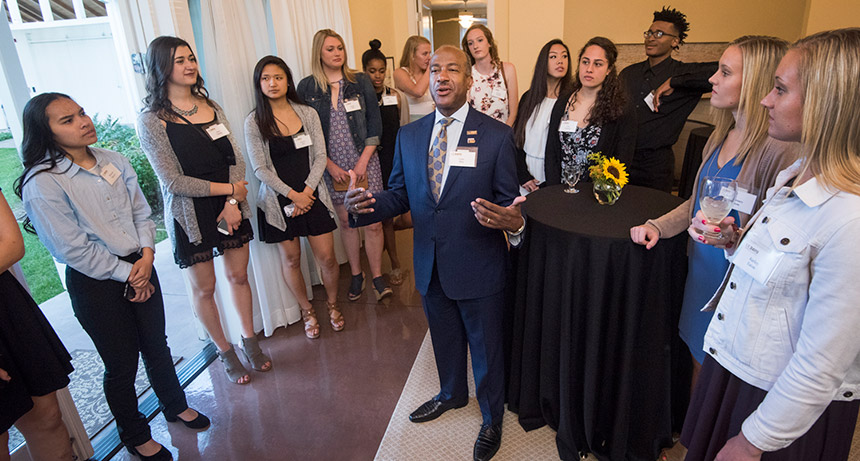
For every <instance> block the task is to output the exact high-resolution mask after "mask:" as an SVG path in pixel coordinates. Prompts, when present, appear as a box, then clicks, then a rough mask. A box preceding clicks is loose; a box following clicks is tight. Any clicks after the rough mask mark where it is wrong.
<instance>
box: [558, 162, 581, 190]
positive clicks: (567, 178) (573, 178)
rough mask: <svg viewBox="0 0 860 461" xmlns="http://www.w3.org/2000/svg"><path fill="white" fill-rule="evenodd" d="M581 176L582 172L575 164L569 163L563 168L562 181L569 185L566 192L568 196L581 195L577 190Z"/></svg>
mask: <svg viewBox="0 0 860 461" xmlns="http://www.w3.org/2000/svg"><path fill="white" fill-rule="evenodd" d="M581 175H582V170H580V169H579V168H578V167H577V166H576V164H574V163H567V164H565V165H563V166H562V170H561V180H562V181H564V183H565V184H567V189H565V190H564V192H565V193H566V194H578V193H579V190H577V189H576V183H578V182H579V177H580V176H581Z"/></svg>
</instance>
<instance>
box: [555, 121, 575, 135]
mask: <svg viewBox="0 0 860 461" xmlns="http://www.w3.org/2000/svg"><path fill="white" fill-rule="evenodd" d="M558 131H561V132H564V133H574V132H576V120H562V121H561V125H559V126H558Z"/></svg>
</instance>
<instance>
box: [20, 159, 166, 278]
mask: <svg viewBox="0 0 860 461" xmlns="http://www.w3.org/2000/svg"><path fill="white" fill-rule="evenodd" d="M90 151H91V152H92V154H93V155H94V156H95V158H96V167H94V168H93V169H92V170H91V171H88V170H85V169H83V168H81V167H80V166H78V165H76V164H75V163H73V162H72V161H71V160H69V159H68V158H63V159H62V160H61V161H59V162H58V163H57V166H56V167H55V168H53V169H52V170H49V171H45V172H43V173H39V174H36V175H33V174H32V173H31V174H30V175H29V177H30V179H29V181H27V183H26V184H25V185H24V189H23V194H22V195H23V197H22V199H23V202H24V209H25V210H26V211H27V215H29V217H30V220H31V221H32V223H33V226H34V227H35V228H36V231H37V232H38V234H39V239H40V240H41V241H42V243H43V244H44V245H45V247H47V248H48V251H50V252H51V255H53V256H54V258H56V259H57V260H58V261H60V262H61V263H64V264H67V265H69V266H71V267H72V268H74V269H75V270H77V271H78V272H81V273H82V274H84V275H86V276H88V277H91V278H94V279H97V280H107V279H111V280H116V281H119V282H125V281H126V280H128V275H129V273H130V272H131V268H132V264H130V263H128V262H125V261H122V260H120V259H119V257H120V256H126V255H129V254H131V253H135V252H138V251H140V250H141V249H142V248H144V247H149V248H152V249H153V250H155V243H154V241H155V223H154V222H152V220H151V219H149V216H150V215H151V214H152V210H151V209H150V208H149V205H148V204H147V203H146V199H145V198H144V196H143V191H142V190H141V189H140V186H139V185H138V183H137V174H136V173H135V172H134V169H133V168H132V167H131V164H130V163H129V161H128V159H126V158H125V157H123V156H122V155H120V154H118V153H116V152H113V151H109V150H105V149H99V148H93V147H91V148H90ZM111 163H112V164H113V165H114V166H115V167H116V168H117V169H118V170H119V171H120V176H119V177H118V178H117V179H116V180H115V181H114V183H113V184H110V183H109V182H108V181H107V180H105V179H104V178H102V177H101V176H99V171H101V169H102V168H104V167H106V166H107V165H109V164H111ZM35 170H38V167H37V168H36V169H35Z"/></svg>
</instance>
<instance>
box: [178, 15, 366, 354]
mask: <svg viewBox="0 0 860 461" xmlns="http://www.w3.org/2000/svg"><path fill="white" fill-rule="evenodd" d="M273 3H274V1H273ZM284 3H286V2H284ZM295 3H307V4H308V8H302V10H303V11H304V12H305V13H307V12H308V11H310V10H315V9H316V8H315V7H316V6H317V3H319V4H326V3H342V4H343V5H344V9H345V11H341V12H340V13H338V14H344V13H345V14H346V16H345V17H343V18H340V19H338V22H341V21H342V22H345V23H346V24H347V25H348V24H349V11H348V4H347V2H346V1H342V2H335V1H331V2H328V1H321V2H295ZM273 6H274V5H273ZM200 10H201V13H200V14H201V18H200V19H201V20H200V24H201V29H202V31H201V32H202V34H201V35H202V43H198V44H197V46H198V47H202V48H203V49H204V50H205V52H204V53H203V56H204V59H205V62H203V63H202V65H203V66H204V67H205V69H206V77H207V78H206V87H207V89H208V90H209V92H210V95H211V96H212V98H213V99H214V100H215V101H217V102H218V103H219V104H220V105H221V107H223V108H224V112H225V113H226V115H227V119H228V121H229V122H230V126H231V129H232V131H233V135H234V136H235V137H236V139H237V140H238V142H239V144H240V145H241V146H242V148H243V152H242V155H243V156H244V158H245V164H246V166H247V168H246V179H247V180H248V182H249V185H248V201H249V204H250V205H251V209H252V210H253V211H254V213H255V216H254V217H253V218H252V219H251V224H252V226H253V227H254V233H255V235H257V236H259V229H257V220H256V211H257V204H256V197H257V192H258V191H259V187H260V182H259V180H257V178H256V177H255V176H254V172H253V170H252V168H251V164H250V162H249V161H248V155H247V152H244V146H245V135H244V122H245V117H246V116H247V115H248V113H250V112H251V110H252V109H253V107H254V95H253V86H252V85H253V83H252V74H253V69H254V66H255V65H256V63H257V61H258V60H259V59H260V58H261V57H263V56H265V55H268V54H277V53H276V51H275V50H272V49H271V45H270V43H271V41H270V39H269V38H270V33H269V30H268V25H267V21H266V11H265V9H264V3H263V2H262V1H241V0H201V2H200ZM332 11H334V10H332ZM272 21H273V23H274V25H275V30H288V29H289V27H290V24H302V25H304V24H305V20H304V19H303V17H302V16H292V17H290V18H289V19H288V20H285V19H284V18H283V17H281V15H279V14H274V8H273V17H272ZM325 27H328V26H325ZM314 32H316V29H314V30H313V31H312V32H310V36H308V38H307V42H308V46H307V48H306V49H307V50H308V52H307V53H306V54H308V55H309V52H310V40H311V39H312V38H313V33H314ZM345 37H350V38H351V37H352V31H351V30H347V31H346V32H345ZM278 46H279V47H280V44H279V45H278ZM308 69H310V67H308ZM294 73H295V76H296V77H297V78H300V76H301V75H302V74H301V73H297V72H295V71H294ZM323 187H325V186H323ZM335 250H336V254H337V259H338V262H344V261H345V260H346V256H345V252H344V250H343V246H342V244H341V243H340V236H339V232H338V231H335ZM250 252H251V261H250V263H249V267H248V278H249V280H250V283H251V290H252V293H253V300H254V329H255V331H260V330H262V331H263V332H264V334H265V335H266V336H270V335H271V334H272V333H273V332H274V331H275V329H276V328H278V327H280V326H286V325H288V324H291V323H294V322H297V321H299V320H300V319H301V310H300V308H299V304H298V302H297V301H296V298H295V296H293V294H292V292H290V289H289V288H288V287H287V285H286V283H285V282H284V279H283V274H282V271H281V264H280V261H281V260H280V255H279V253H278V249H277V246H276V245H272V244H266V243H263V242H261V241H259V240H258V239H257V240H253V241H252V242H251V244H250ZM302 252H303V255H304V258H303V261H302V272H303V274H304V279H305V285H306V290H307V295H308V298H312V296H313V294H312V291H311V284H318V283H321V277H320V275H319V270H318V268H317V267H316V264H315V263H314V259H313V253H312V252H311V248H310V245H309V244H308V242H307V239H304V238H303V239H302ZM219 259H220V258H219ZM215 267H216V277H218V279H219V280H225V279H226V276H225V274H224V273H223V270H222V269H221V264H220V261H219V262H218V264H216V265H215ZM186 287H187V288H188V289H189V291H190V285H189V284H188V281H187V279H186ZM216 300H217V302H218V305H219V306H220V313H221V323H222V325H223V327H224V332H225V334H226V336H227V338H228V339H229V340H230V341H231V342H233V343H239V342H240V340H241V328H240V323H239V318H238V315H237V314H236V310H235V309H234V308H233V305H232V301H231V298H230V294H229V291H228V286H227V284H224V283H221V284H218V289H217V290H216ZM199 331H200V332H201V335H205V332H204V331H203V329H202V327H201V328H199Z"/></svg>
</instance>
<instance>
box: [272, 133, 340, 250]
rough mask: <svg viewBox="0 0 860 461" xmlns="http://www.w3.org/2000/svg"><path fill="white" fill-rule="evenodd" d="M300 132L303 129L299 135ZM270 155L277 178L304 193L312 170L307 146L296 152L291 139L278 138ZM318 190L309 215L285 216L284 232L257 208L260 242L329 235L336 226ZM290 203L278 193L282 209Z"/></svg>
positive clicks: (273, 141)
mask: <svg viewBox="0 0 860 461" xmlns="http://www.w3.org/2000/svg"><path fill="white" fill-rule="evenodd" d="M301 131H302V129H301V128H300V129H299V132H301ZM269 155H270V156H271V158H272V166H274V167H275V171H276V172H277V173H278V177H279V178H281V181H283V182H284V184H286V185H288V186H290V187H291V188H293V189H294V190H295V191H297V192H301V191H303V190H305V187H306V184H305V180H306V179H307V177H308V174H310V171H311V165H310V158H309V153H308V147H307V146H305V147H302V148H300V149H296V145H295V143H294V142H293V138H292V136H277V137H274V138H272V139H271V140H270V141H269ZM323 187H325V186H323ZM318 190H319V188H317V191H315V193H314V195H316V197H317V200H316V201H314V204H313V205H312V206H311V209H310V210H309V211H308V212H307V213H304V214H301V215H299V216H296V217H291V218H288V217H286V216H284V219H285V220H286V221H287V228H286V229H285V230H283V231H282V230H280V229H278V228H276V227H273V226H271V225H270V224H269V223H267V222H266V214H265V213H264V212H263V210H261V209H259V208H257V228H258V229H259V231H260V239H261V240H262V241H264V242H266V243H278V242H283V241H284V240H293V239H294V238H296V237H307V236H309V235H322V234H327V233H329V232H332V231H333V230H335V229H336V228H337V223H335V222H334V219H333V218H332V217H331V214H329V210H328V208H326V206H325V204H323V203H322V201H321V200H319V192H318ZM291 203H293V201H292V200H290V199H288V198H287V197H284V196H283V195H281V194H278V207H279V209H280V210H283V209H284V207H285V206H287V205H289V204H291ZM282 212H283V211H282Z"/></svg>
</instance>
